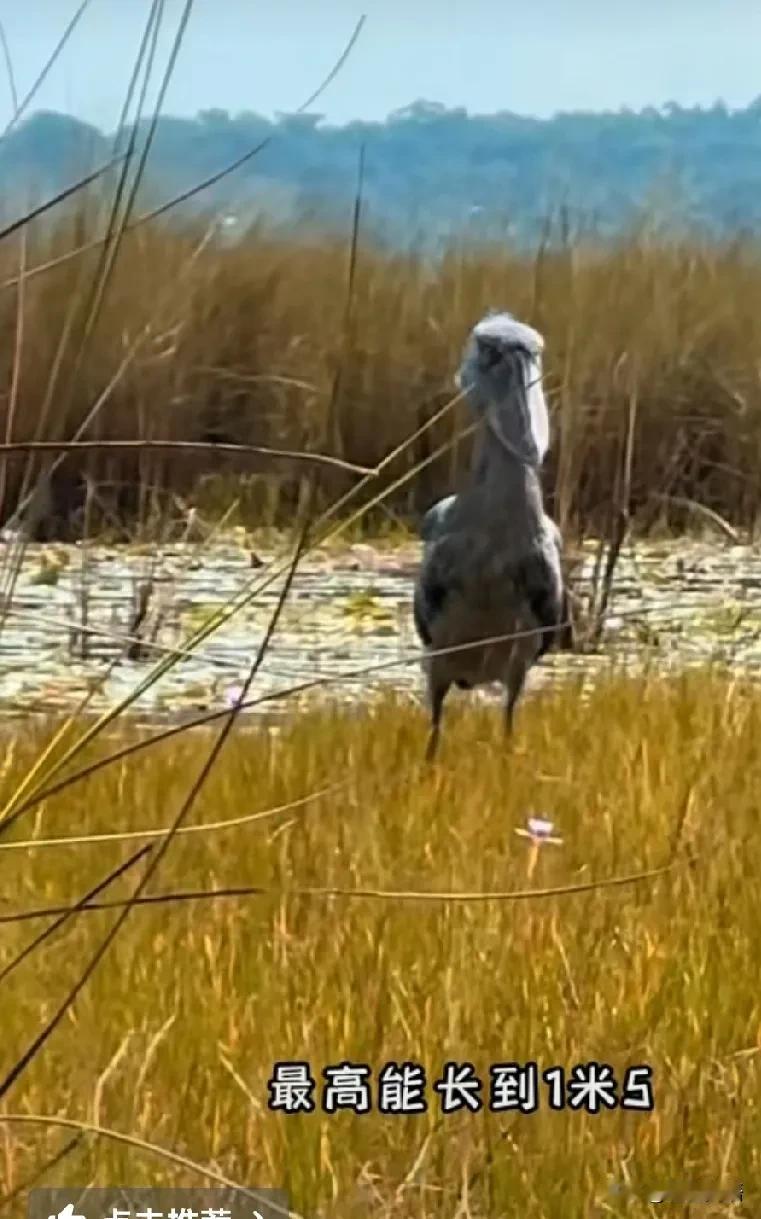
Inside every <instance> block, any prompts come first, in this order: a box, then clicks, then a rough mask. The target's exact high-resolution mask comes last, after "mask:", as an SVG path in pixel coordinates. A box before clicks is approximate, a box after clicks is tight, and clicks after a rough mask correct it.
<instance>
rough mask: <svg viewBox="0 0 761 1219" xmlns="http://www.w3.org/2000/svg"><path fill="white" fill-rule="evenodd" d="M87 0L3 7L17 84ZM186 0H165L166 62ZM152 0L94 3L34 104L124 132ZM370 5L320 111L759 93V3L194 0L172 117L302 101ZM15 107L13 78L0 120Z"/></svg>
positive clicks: (168, 108)
mask: <svg viewBox="0 0 761 1219" xmlns="http://www.w3.org/2000/svg"><path fill="white" fill-rule="evenodd" d="M76 7H77V2H76V0H23V2H22V0H0V20H2V22H3V25H4V28H5V32H6V36H7V40H8V43H9V47H10V52H11V56H12V58H13V62H14V67H15V71H16V75H17V81H18V88H19V92H20V93H21V94H22V95H23V93H24V92H25V91H26V89H28V87H29V86H30V85H31V83H32V81H33V80H34V78H35V76H36V75H37V73H38V71H39V69H40V68H41V66H42V64H43V63H44V61H45V59H46V58H47V56H48V54H49V53H50V51H51V50H52V48H53V46H54V45H55V43H56V42H57V40H58V38H59V37H60V35H61V33H62V31H63V29H64V27H65V25H66V23H67V21H68V19H69V18H70V16H71V15H72V13H73V12H74V11H75V9H76ZM181 7H182V0H167V3H166V13H167V17H166V36H165V37H164V38H163V39H162V43H161V47H162V55H161V57H160V61H159V62H160V64H161V65H163V63H164V62H165V61H166V55H167V53H168V48H169V42H170V35H171V32H172V31H173V30H174V28H175V27H176V22H177V18H178V16H179V13H180V11H181ZM148 8H149V3H148V0H91V5H90V8H89V10H88V11H87V13H86V14H85V16H84V17H83V19H82V22H81V24H80V26H79V27H78V28H77V30H76V32H75V34H74V35H73V37H72V40H71V42H70V43H69V45H68V46H67V48H66V50H65V53H64V55H63V57H62V59H61V61H60V62H59V63H58V64H57V65H56V67H55V69H54V70H53V73H52V75H51V77H50V79H49V82H48V83H46V85H45V87H44V88H43V89H42V91H41V92H40V94H39V96H38V98H37V99H36V101H35V105H34V107H33V109H35V108H43V107H44V108H51V109H61V110H68V111H71V112H73V113H75V114H78V115H80V116H81V117H83V118H86V119H88V120H89V121H91V122H94V123H96V124H97V125H98V126H100V127H103V128H107V129H110V128H112V127H113V126H114V124H115V122H116V120H117V116H118V114H119V109H120V104H121V101H122V98H123V96H124V91H125V88H126V83H127V81H128V78H129V74H130V69H131V65H132V58H133V56H134V54H135V51H136V49H137V46H138V43H139V40H140V36H141V32H142V28H143V23H144V21H145V17H146V15H147V12H148ZM362 13H365V14H366V16H367V21H366V24H365V28H364V30H363V32H362V34H361V37H360V41H359V43H358V45H357V47H356V48H355V50H354V53H353V54H352V57H351V59H350V60H349V62H348V63H347V65H346V66H345V68H344V69H343V71H342V72H341V75H340V76H339V77H338V78H337V79H336V81H335V82H334V83H333V84H332V85H331V86H330V88H329V89H328V91H327V92H326V94H325V95H324V97H323V98H322V100H321V102H320V103H319V105H318V107H317V108H319V109H320V110H321V111H322V112H323V113H325V114H326V115H327V116H328V118H329V120H330V121H333V122H344V121H346V120H347V119H350V118H355V117H359V118H384V117H385V116H386V115H387V114H388V113H389V112H390V111H391V110H394V109H397V108H399V107H401V106H405V105H407V104H409V103H410V102H412V101H414V100H416V99H417V98H421V97H423V98H426V99H428V100H432V101H440V102H444V103H445V104H447V105H450V106H457V105H464V106H466V107H467V108H468V110H469V111H471V112H473V113H490V112H493V111H495V110H513V111H517V112H519V113H525V114H536V115H541V116H546V115H550V114H552V113H553V112H555V111H556V110H570V109H594V110H597V109H608V108H613V109H615V108H618V106H620V105H629V106H632V107H640V106H643V105H647V104H648V103H652V104H655V105H658V104H660V103H662V102H665V101H668V100H671V99H673V100H676V101H679V102H681V103H682V104H694V103H702V104H710V103H711V102H713V101H714V100H716V98H719V97H721V98H723V99H724V100H725V101H726V102H727V103H728V104H729V105H731V106H736V105H744V104H746V103H747V102H748V101H750V100H751V99H752V98H753V97H755V96H757V95H758V94H761V0H524V2H520V3H519V2H514V0H439V2H438V3H434V2H433V0H365V3H361V0H356V2H355V0H260V2H259V3H257V2H256V0H196V4H195V8H194V11H193V14H192V16H191V20H190V25H189V27H188V31H187V35H186V39H185V43H184V46H183V50H182V54H181V58H180V62H179V65H178V67H177V71H176V74H175V77H174V81H173V84H172V87H171V89H170V92H169V95H168V98H167V102H166V105H165V107H164V111H165V113H174V114H194V113H195V112H196V111H197V110H199V109H203V108H206V107H210V106H220V107H222V108H224V109H228V110H230V111H233V112H234V111H237V110H256V111H259V112H260V113H263V114H272V113H273V112H274V111H276V110H291V109H295V108H296V107H297V106H298V105H299V104H300V103H301V102H303V101H304V100H305V99H306V97H307V96H308V95H309V93H310V92H311V91H312V89H313V88H314V87H315V86H316V84H317V83H318V82H319V80H320V79H321V78H322V77H323V76H324V75H325V74H326V72H327V71H328V70H329V68H330V66H331V65H332V63H333V62H334V61H335V59H336V58H337V56H338V54H339V53H340V50H341V48H342V46H343V45H344V44H345V42H346V40H347V39H348V37H349V35H350V33H351V30H352V28H353V26H354V23H355V22H356V21H357V19H358V18H359V17H360V16H361V14H362ZM9 115H10V102H9V95H8V89H7V85H6V83H5V82H4V81H3V80H2V78H1V77H0V121H1V122H2V123H3V124H4V123H5V121H7V118H8V117H9Z"/></svg>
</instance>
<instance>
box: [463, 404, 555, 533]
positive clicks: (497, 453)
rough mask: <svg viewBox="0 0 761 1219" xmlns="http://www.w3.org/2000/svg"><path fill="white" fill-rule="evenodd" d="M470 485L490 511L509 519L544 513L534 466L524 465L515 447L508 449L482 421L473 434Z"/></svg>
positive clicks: (529, 519)
mask: <svg viewBox="0 0 761 1219" xmlns="http://www.w3.org/2000/svg"><path fill="white" fill-rule="evenodd" d="M471 486H472V488H473V489H474V490H475V491H476V492H477V493H478V494H479V495H482V496H483V497H484V498H485V499H487V500H488V502H489V505H490V508H491V511H492V512H496V513H498V514H499V515H502V514H503V513H504V514H506V515H508V516H509V517H510V519H511V520H513V521H514V520H516V518H525V519H526V520H527V521H529V522H531V521H535V520H539V519H540V518H541V517H542V516H543V514H544V507H543V502H542V486H541V481H540V478H539V470H538V468H537V466H536V465H534V464H532V463H531V462H527V461H526V460H525V459H523V458H522V457H521V455H520V450H519V449H518V447H517V446H516V448H515V449H513V448H512V447H510V448H508V446H507V445H505V444H504V443H503V442H502V441H501V440H500V439H499V438H498V437H497V436H495V434H494V432H493V431H492V429H491V428H490V427H489V425H488V423H487V422H486V420H484V421H483V423H482V424H481V427H480V428H479V429H478V432H477V433H476V442H475V447H474V451H473V463H472V466H471Z"/></svg>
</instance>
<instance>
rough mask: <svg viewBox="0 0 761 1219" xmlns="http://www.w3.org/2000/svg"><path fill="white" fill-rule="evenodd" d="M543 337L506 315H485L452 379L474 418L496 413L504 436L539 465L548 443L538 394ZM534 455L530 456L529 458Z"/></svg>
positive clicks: (542, 401) (544, 418)
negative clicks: (514, 439) (517, 441)
mask: <svg viewBox="0 0 761 1219" xmlns="http://www.w3.org/2000/svg"><path fill="white" fill-rule="evenodd" d="M543 351H544V339H543V338H542V336H541V334H539V332H538V331H537V330H534V329H533V327H531V326H528V325H526V323H525V322H519V321H518V320H517V319H516V318H514V317H513V316H512V314H511V313H490V314H487V316H486V317H485V318H483V319H482V320H481V321H480V322H479V323H478V324H477V325H476V326H474V327H473V330H472V331H471V333H470V335H469V337H468V341H467V344H466V346H465V351H464V353H463V358H462V362H461V364H460V367H459V369H458V372H457V375H456V377H455V383H456V385H457V388H458V389H460V390H463V391H464V392H465V393H466V394H467V396H468V400H469V402H470V405H471V407H472V408H473V410H474V411H475V412H476V414H477V415H478V416H479V417H482V416H485V415H487V414H488V413H490V412H495V411H496V412H497V414H498V416H499V420H500V423H501V425H502V426H503V427H504V429H505V431H506V434H508V435H512V436H518V437H522V439H523V440H525V442H526V443H525V445H524V444H521V448H522V449H523V450H524V451H531V450H535V453H536V457H537V460H538V462H541V461H542V460H543V459H544V455H545V453H546V451H547V448H548V444H549V424H548V419H547V407H546V404H545V401H544V394H543V391H542V353H543ZM532 456H533V454H532Z"/></svg>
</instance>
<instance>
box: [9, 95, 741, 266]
mask: <svg viewBox="0 0 761 1219" xmlns="http://www.w3.org/2000/svg"><path fill="white" fill-rule="evenodd" d="M148 126H149V125H148V123H147V122H144V123H142V124H141V127H140V130H139V132H138V137H139V138H138V142H137V146H138V149H139V148H140V146H141V144H142V141H143V140H144V138H145V136H146V135H147V132H148ZM128 135H129V133H122V136H121V141H120V143H121V145H122V146H126V140H127V139H128ZM269 137H274V138H272V139H271V141H270V142H269V143H268V144H267V146H266V147H265V148H264V149H263V150H262V151H261V153H259V154H258V155H257V156H256V157H255V158H253V159H252V160H251V161H249V162H248V163H247V164H246V165H245V166H244V167H242V168H241V169H240V170H238V171H237V172H236V173H235V174H234V175H233V176H232V177H230V178H227V179H225V181H224V182H222V183H221V184H219V185H218V186H217V187H215V188H213V189H211V190H208V191H205V192H203V194H201V195H200V196H198V197H197V199H196V200H195V201H194V204H193V206H194V207H196V208H203V209H208V208H214V209H219V208H224V209H226V210H227V211H228V212H230V213H232V214H235V215H237V216H238V217H239V219H240V223H241V224H242V225H245V224H246V223H247V222H248V221H249V220H250V219H251V218H252V217H253V216H254V215H255V214H257V213H258V212H260V211H264V212H265V213H267V214H268V215H270V216H271V217H272V218H273V219H275V220H276V221H280V222H282V223H286V224H290V223H291V222H292V221H293V219H294V218H295V217H302V218H304V217H308V218H311V219H313V220H319V221H320V222H322V223H326V222H327V223H338V224H341V225H347V224H348V223H349V216H350V212H351V207H352V204H353V198H354V193H355V190H356V183H357V169H358V160H359V150H360V147H361V146H362V145H363V144H364V146H365V157H366V164H365V175H364V187H363V203H364V209H365V223H366V225H367V226H368V227H372V228H373V229H375V230H376V231H377V232H379V233H382V234H383V235H385V236H387V237H388V238H390V239H391V240H392V241H394V242H399V243H403V244H407V243H409V242H413V241H417V240H419V239H420V238H421V237H425V238H426V239H428V240H430V239H432V238H436V237H437V236H440V235H442V234H447V233H449V232H452V231H456V232H458V233H462V232H463V231H465V232H466V233H467V232H470V233H472V234H474V235H476V234H479V233H481V234H483V233H487V232H492V231H495V230H496V231H500V232H504V231H505V229H506V228H508V229H509V231H511V232H512V233H513V235H514V236H516V237H517V238H519V239H521V240H526V239H528V240H530V239H532V238H533V237H535V236H536V234H537V233H538V232H539V230H540V228H541V225H542V222H543V221H544V220H545V219H546V217H547V215H548V213H549V212H552V211H554V212H555V213H556V214H557V213H558V211H559V210H562V209H564V210H565V214H566V215H567V217H568V218H569V219H570V221H571V223H573V224H574V225H576V224H578V223H580V222H582V221H583V222H584V223H585V224H587V225H592V226H594V227H595V229H596V230H597V231H598V232H599V231H602V232H605V233H613V232H615V231H616V230H617V229H619V228H621V227H622V226H625V225H627V224H629V223H631V221H632V220H633V219H634V218H635V217H636V216H637V214H638V212H639V211H641V209H643V208H646V209H647V211H648V214H649V215H650V216H654V217H656V218H658V219H659V220H660V222H661V223H663V224H670V225H672V226H676V227H677V228H680V229H689V228H700V229H703V230H707V231H709V232H711V233H714V234H727V233H733V232H737V231H740V230H757V229H760V228H761V98H759V99H757V100H756V101H755V102H753V103H752V104H751V105H749V106H748V107H747V108H745V109H741V110H729V109H727V108H726V107H725V106H724V105H723V104H721V103H717V104H716V105H715V106H713V107H711V108H709V109H701V108H700V107H695V108H684V107H682V106H678V105H676V104H667V105H666V106H663V107H661V108H657V109H656V108H655V107H650V108H648V109H646V110H643V111H640V112H633V111H629V110H622V111H619V112H616V113H582V112H579V113H568V114H558V115H556V116H555V117H554V118H552V119H546V120H542V119H535V118H528V117H525V116H521V115H518V114H512V113H509V112H507V111H505V112H502V113H498V114H492V115H468V113H467V112H466V111H465V110H464V109H455V110H448V109H446V108H445V107H444V106H441V105H438V104H437V103H433V102H425V101H418V102H415V103H414V105H411V106H409V107H407V108H406V109H404V110H401V111H397V112H395V113H394V114H391V115H390V116H389V117H388V119H387V120H386V121H385V122H353V123H349V124H347V125H346V126H343V127H334V126H330V125H328V124H326V123H324V121H323V120H322V116H321V115H319V114H305V115H280V116H278V117H277V118H276V119H275V120H274V121H272V120H269V119H267V118H265V117H263V116H261V115H259V114H255V113H253V112H243V113H240V114H236V115H230V114H228V113H227V112H226V111H223V110H206V111H203V112H201V113H199V114H198V115H197V117H196V118H194V119H184V118H174V117H166V118H162V119H160V120H159V123H158V127H157V129H156V132H155V137H154V140H153V145H152V148H151V152H150V158H149V162H148V166H149V168H148V171H147V176H146V185H145V187H144V190H143V193H142V202H143V203H144V204H145V203H147V202H156V201H163V200H164V199H165V198H169V197H171V196H172V195H174V194H175V193H177V192H179V191H181V190H184V189H186V188H187V187H189V186H192V185H193V184H194V183H195V182H197V181H199V180H200V179H202V178H204V177H206V176H208V175H210V174H212V173H214V172H215V171H216V170H218V169H221V168H222V167H223V166H225V165H226V164H227V163H229V162H231V161H234V160H235V159H236V158H238V157H240V156H241V155H242V154H244V153H245V152H247V151H248V150H249V149H250V148H252V147H253V146H255V145H257V144H259V143H261V142H262V141H264V140H267V139H268V138H269ZM114 146H115V137H114V135H113V134H109V133H105V132H101V131H98V130H97V129H96V128H95V127H92V126H90V125H89V124H86V123H83V122H81V121H80V120H78V119H75V118H72V117H71V116H69V115H65V114H59V113H52V112H45V111H43V112H38V113H36V114H33V115H32V116H31V117H29V118H28V119H26V120H24V121H22V122H21V123H19V125H18V127H17V128H15V129H14V130H13V131H11V133H10V134H9V135H8V137H7V138H6V139H5V140H4V141H3V142H2V143H0V187H1V188H2V198H3V200H4V211H5V213H6V214H8V213H9V212H12V211H13V209H14V208H15V209H16V210H18V208H19V207H23V205H24V201H25V200H26V199H27V198H28V197H29V193H30V192H32V194H34V195H35V196H39V195H40V194H42V195H43V196H44V195H45V194H49V193H51V192H52V191H54V190H55V189H56V188H58V187H62V186H65V185H67V184H68V183H69V182H71V180H72V179H73V178H74V177H76V176H77V175H78V174H79V173H80V172H81V171H82V170H83V169H84V168H86V167H89V166H91V165H92V164H95V163H98V162H101V161H105V160H107V159H108V157H109V156H110V155H111V154H112V152H113V149H114Z"/></svg>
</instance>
